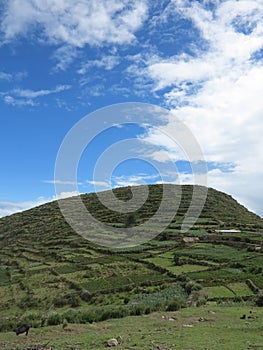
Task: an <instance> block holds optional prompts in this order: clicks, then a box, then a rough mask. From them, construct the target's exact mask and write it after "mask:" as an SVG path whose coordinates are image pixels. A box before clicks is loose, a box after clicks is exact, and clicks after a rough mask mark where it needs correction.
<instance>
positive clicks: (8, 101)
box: [3, 95, 36, 106]
mask: <svg viewBox="0 0 263 350" xmlns="http://www.w3.org/2000/svg"><path fill="white" fill-rule="evenodd" d="M3 99H4V102H5V103H6V104H8V105H12V106H35V105H36V103H35V102H33V100H32V99H27V100H25V99H17V98H14V97H12V96H10V95H5V96H4V97H3Z"/></svg>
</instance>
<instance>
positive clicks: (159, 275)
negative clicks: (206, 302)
mask: <svg viewBox="0 0 263 350" xmlns="http://www.w3.org/2000/svg"><path fill="white" fill-rule="evenodd" d="M170 186H175V185H170ZM181 190H182V198H181V201H180V205H179V209H178V211H177V213H176V215H175V217H174V219H173V220H172V222H171V223H170V225H169V226H168V227H167V228H166V229H165V230H164V232H162V233H161V234H160V235H159V237H157V238H156V239H154V240H152V241H150V242H148V243H146V244H145V245H143V246H138V247H135V248H132V249H126V250H122V251H112V250H109V249H106V248H103V247H100V246H96V245H95V244H93V243H90V242H89V241H88V240H85V239H83V238H82V237H81V236H79V235H77V234H76V233H75V232H74V231H73V229H72V228H71V227H70V226H69V225H68V224H67V223H66V222H65V220H64V218H63V216H62V214H61V212H60V210H59V206H58V202H57V201H54V202H52V203H47V204H44V205H41V206H39V207H36V208H33V209H30V210H27V211H24V212H21V213H17V214H14V215H11V216H9V217H5V218H2V219H0V249H1V255H0V263H1V268H0V317H4V318H5V320H6V316H8V319H7V321H5V322H2V323H1V322H0V330H1V329H9V328H10V327H12V326H13V325H14V324H15V323H16V322H17V320H18V319H19V320H30V322H31V323H32V322H33V323H34V324H35V325H36V326H39V325H41V324H42V325H43V324H46V323H47V324H58V323H62V322H63V320H64V319H67V320H69V321H70V320H71V321H74V322H75V321H76V320H77V321H78V322H92V321H98V320H103V319H107V318H110V317H123V316H125V315H134V314H141V313H148V312H150V311H152V310H156V309H168V310H173V309H176V308H178V307H180V305H183V304H185V303H186V301H187V299H189V297H190V294H191V288H192V286H194V285H195V283H197V282H198V283H199V281H201V280H202V281H203V282H202V287H203V288H204V290H205V291H206V293H208V294H207V295H211V298H214V295H215V297H217V295H219V296H220V295H221V294H220V293H222V296H223V297H224V296H225V295H227V296H228V297H231V295H232V297H234V296H235V295H236V294H235V293H236V292H231V290H233V291H235V290H236V289H237V293H241V292H240V290H242V293H241V295H242V296H245V297H250V296H253V293H254V292H251V290H249V288H248V287H247V286H246V284H245V281H246V280H247V279H251V280H252V281H253V283H255V284H256V287H257V288H259V289H263V277H262V273H261V272H262V271H259V270H258V266H261V265H262V263H263V261H262V260H263V258H262V254H261V252H259V251H257V252H255V249H256V246H258V245H259V244H261V243H260V242H261V241H262V228H263V220H262V219H261V218H260V217H258V216H257V215H255V214H253V213H251V212H249V211H248V210H247V209H246V208H244V207H243V206H241V205H240V204H238V203H237V202H236V201H235V200H234V199H233V198H232V197H230V196H229V195H226V194H224V193H222V192H218V191H216V190H213V189H208V195H207V200H206V203H205V205H204V208H203V211H202V213H201V215H200V217H199V219H198V220H197V222H196V223H195V225H194V226H193V228H192V229H191V230H190V231H189V232H188V233H187V235H188V236H194V237H196V238H198V239H200V243H198V242H197V243H195V244H193V245H191V246H189V247H188V246H186V247H184V246H181V240H182V233H181V231H180V227H181V223H182V222H183V220H184V216H185V213H186V212H187V209H188V206H189V203H190V201H191V197H192V191H193V187H192V186H182V188H181ZM114 193H115V195H116V197H117V198H119V199H121V200H123V201H124V202H125V201H127V200H128V199H130V198H131V197H132V191H131V188H129V187H127V188H120V189H116V190H114ZM171 193H172V191H171ZM105 195H106V196H107V193H105ZM161 196H162V186H161V185H151V186H149V197H148V199H147V201H146V202H145V204H144V205H143V206H142V207H141V208H140V209H138V210H137V211H136V213H134V214H133V215H134V217H133V220H132V221H129V222H128V221H127V219H128V217H127V214H119V213H115V212H113V211H111V210H108V209H106V208H105V207H104V206H103V205H102V204H101V203H100V202H99V201H98V198H97V196H96V195H95V194H86V195H82V196H81V197H82V200H83V202H84V203H85V205H86V206H87V208H89V210H90V211H91V212H92V213H93V215H94V216H95V217H96V218H97V219H99V220H101V221H104V222H105V223H107V224H109V225H110V226H111V227H113V228H115V227H116V230H117V229H119V228H122V227H126V226H127V224H128V225H139V224H140V223H142V222H146V221H147V219H148V218H149V217H150V216H151V215H153V213H155V211H156V210H157V209H158V207H159V204H160V200H161ZM73 200H74V198H73ZM220 227H221V228H222V227H224V228H228V227H229V228H233V227H239V228H240V229H241V233H240V234H239V235H235V236H233V237H231V236H230V237H222V236H220V235H218V237H215V235H214V234H212V235H211V234H210V233H209V232H211V233H213V232H214V229H215V228H220ZM215 244H216V245H215ZM233 266H234V267H235V266H239V270H238V273H237V269H236V268H233ZM186 276H187V277H186ZM261 277H262V278H261ZM189 280H192V281H193V282H191V283H192V284H191V285H190V286H191V287H189V286H188V287H187V283H188V281H189ZM232 282H235V283H238V285H234V286H233V285H229V286H228V284H231V283H232ZM222 284H223V285H224V286H225V285H227V286H228V287H229V288H230V289H227V290H224V289H222V288H221V287H220V286H221V285H222ZM218 287H220V288H221V289H220V288H219V290H217V289H216V290H214V289H211V288H218ZM189 288H190V289H189ZM205 288H208V289H205ZM209 288H210V289H209ZM218 293H219V294H218ZM231 293H232V294H231ZM233 293H234V294H233ZM69 308H70V309H69ZM72 308H73V309H74V312H73V311H72ZM32 319H33V321H32Z"/></svg>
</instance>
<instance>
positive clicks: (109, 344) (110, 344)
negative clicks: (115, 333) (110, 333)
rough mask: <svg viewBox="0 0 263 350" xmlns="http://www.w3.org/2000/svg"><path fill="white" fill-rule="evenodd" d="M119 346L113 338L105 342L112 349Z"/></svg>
mask: <svg viewBox="0 0 263 350" xmlns="http://www.w3.org/2000/svg"><path fill="white" fill-rule="evenodd" d="M117 345H119V343H118V340H117V339H115V338H111V339H109V340H108V341H107V346H108V347H112V346H117Z"/></svg>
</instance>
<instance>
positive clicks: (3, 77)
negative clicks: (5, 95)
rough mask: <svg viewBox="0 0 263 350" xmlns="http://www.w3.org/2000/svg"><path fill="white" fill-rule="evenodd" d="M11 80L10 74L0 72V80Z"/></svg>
mask: <svg viewBox="0 0 263 350" xmlns="http://www.w3.org/2000/svg"><path fill="white" fill-rule="evenodd" d="M12 79H13V76H12V74H9V73H5V72H0V80H6V81H11V80H12Z"/></svg>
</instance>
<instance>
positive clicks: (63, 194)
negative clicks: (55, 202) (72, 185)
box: [54, 191, 80, 199]
mask: <svg viewBox="0 0 263 350" xmlns="http://www.w3.org/2000/svg"><path fill="white" fill-rule="evenodd" d="M78 195H80V192H78V191H69V192H61V193H59V194H57V195H56V196H55V197H54V199H64V198H69V197H75V196H78Z"/></svg>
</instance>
